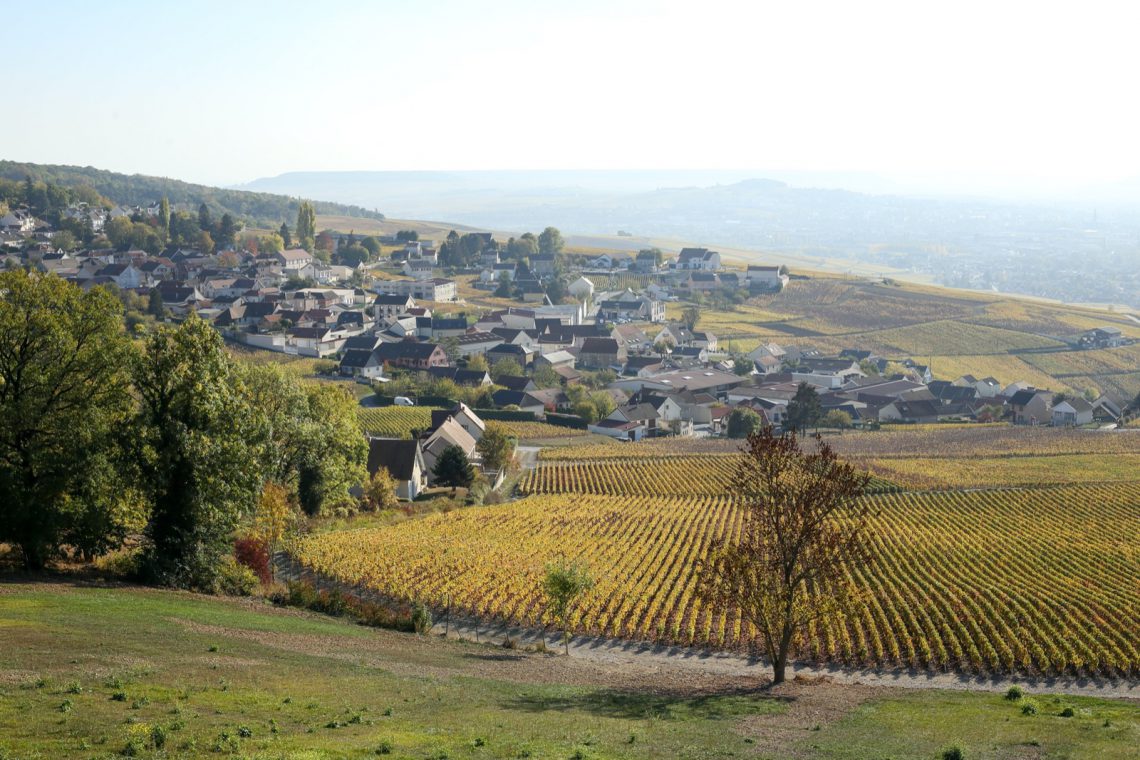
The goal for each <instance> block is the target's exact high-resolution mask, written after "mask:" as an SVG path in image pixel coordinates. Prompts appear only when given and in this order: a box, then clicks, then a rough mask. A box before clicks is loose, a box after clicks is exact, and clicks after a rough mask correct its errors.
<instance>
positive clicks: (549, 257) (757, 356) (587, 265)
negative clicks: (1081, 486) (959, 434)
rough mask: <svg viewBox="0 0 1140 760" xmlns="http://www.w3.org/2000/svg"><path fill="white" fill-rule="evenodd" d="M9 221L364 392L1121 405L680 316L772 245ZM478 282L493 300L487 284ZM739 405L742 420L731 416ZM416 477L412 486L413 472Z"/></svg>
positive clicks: (625, 436) (1093, 340)
mask: <svg viewBox="0 0 1140 760" xmlns="http://www.w3.org/2000/svg"><path fill="white" fill-rule="evenodd" d="M159 209H160V205H159V204H158V203H155V204H151V205H150V206H148V207H136V208H122V207H118V208H115V209H111V210H109V211H108V210H106V209H103V208H98V207H88V206H86V205H85V204H79V205H75V206H73V207H69V208H68V210H67V211H66V212H65V214H64V216H66V217H67V218H81V219H82V221H83V223H84V224H86V225H90V227H91V229H92V230H93V231H94V232H95V233H99V232H100V231H101V230H103V228H104V227H105V226H106V225H107V224H108V223H110V221H111V220H113V219H115V218H116V217H119V216H126V217H133V218H134V219H136V220H137V219H144V220H145V219H153V218H154V217H156V216H157V215H158V214H159ZM284 231H285V232H286V233H287V232H288V230H287V229H286V230H284ZM548 232H549V230H548ZM554 233H557V231H554ZM544 234H546V233H544ZM0 235H3V236H4V238H3V242H4V243H5V246H6V250H8V251H9V253H7V255H6V259H7V260H8V261H9V262H11V263H10V264H9V266H11V265H16V264H18V265H25V266H29V267H33V268H35V269H38V270H40V271H44V272H53V273H55V274H57V275H59V276H61V277H64V278H67V279H69V280H72V281H74V282H76V283H78V284H79V285H80V286H82V287H83V288H90V287H95V286H98V285H113V286H114V287H116V288H118V289H119V290H120V291H124V292H128V291H133V292H135V293H137V294H138V295H139V296H140V297H149V299H150V304H151V310H152V311H154V312H155V315H156V316H161V317H162V318H166V319H173V320H181V319H184V318H185V317H186V316H187V315H189V314H190V313H196V314H197V315H198V316H200V317H201V318H203V319H206V320H208V321H209V322H210V323H211V324H213V325H214V327H215V328H216V329H217V330H219V331H220V332H221V333H222V334H223V335H224V336H225V337H226V338H227V339H228V340H229V341H231V342H233V343H235V344H242V345H244V346H248V347H250V348H253V349H261V350H266V351H276V352H281V353H284V354H289V355H296V356H303V357H313V358H316V359H321V360H326V361H327V364H325V365H324V366H325V371H324V373H323V374H324V375H325V376H326V377H327V378H330V379H332V378H335V379H340V380H343V381H346V382H356V383H360V384H363V385H367V386H370V387H371V388H372V389H373V390H374V392H375V395H374V396H368V395H367V394H365V399H364V401H363V403H364V404H370V403H376V404H382V405H383V404H393V403H400V404H417V403H423V404H428V403H429V402H430V405H432V406H436V407H445V408H451V407H452V406H453V405H454V403H455V402H456V401H457V399H454V398H440V397H438V396H437V395H436V396H433V390H435V389H438V388H439V387H440V386H439V383H440V381H450V382H451V383H454V385H453V386H445V387H447V388H455V387H458V388H463V389H465V391H464V392H465V393H466V394H468V396H467V398H468V400H472V401H475V400H477V403H478V405H479V407H480V408H481V409H483V408H485V411H483V414H484V415H486V414H491V413H494V412H496V411H498V412H500V413H502V412H504V411H505V412H506V413H508V414H511V415H514V418H515V419H526V420H536V421H546V422H548V423H551V424H555V425H562V426H568V427H573V428H578V429H584V430H587V431H588V432H590V433H594V434H598V435H602V436H606V437H609V438H613V439H617V440H620V441H637V440H641V439H644V438H651V437H660V436H722V435H728V434H732V435H740V434H741V433H740V429H743V430H744V433H746V432H747V430H748V429H752V428H754V427H756V426H759V425H771V426H773V427H775V428H777V429H782V428H788V427H792V428H796V429H805V428H808V427H811V428H819V427H830V428H877V427H879V426H881V425H888V424H908V423H934V422H940V421H960V422H961V421H978V422H996V421H1001V420H1006V421H1009V422H1012V423H1014V424H1019V425H1054V426H1096V425H1111V424H1113V423H1116V422H1118V421H1119V420H1120V418H1121V416H1122V408H1121V405H1120V404H1119V403H1117V402H1114V401H1113V400H1112V399H1110V398H1109V397H1107V396H1105V395H1092V394H1089V396H1090V397H1082V396H1079V395H1075V394H1061V393H1056V392H1054V391H1052V390H1049V389H1046V388H1035V387H1033V386H1032V385H1031V384H1029V383H1028V382H1024V381H1017V382H1012V383H1008V384H1005V385H1003V384H1002V383H1000V382H999V381H997V380H996V379H994V378H993V377H989V376H985V377H976V376H974V375H971V374H965V375H962V376H960V377H958V378H956V379H954V380H945V379H943V380H936V379H934V377H933V375H932V372H931V368H930V367H929V366H927V365H925V364H923V363H920V362H919V361H916V360H915V359H913V358H905V359H901V360H899V359H898V358H897V357H896V358H894V359H887V358H884V357H881V356H877V355H875V354H874V353H873V352H871V351H868V350H864V349H862V348H861V347H859V346H852V347H850V348H848V349H845V350H843V351H841V352H839V353H838V354H837V355H823V354H821V352H820V351H818V350H816V349H814V348H813V347H812V346H811V345H810V342H807V341H805V342H803V343H796V344H790V343H789V344H779V343H776V342H771V341H767V342H761V343H760V345H758V346H756V347H755V348H753V349H752V350H750V351H748V352H742V351H741V352H737V351H733V350H732V348H731V346H725V345H722V344H721V342H720V341H718V337H717V336H716V335H715V334H713V333H712V332H710V331H708V330H703V329H701V328H700V313H701V309H700V307H698V306H696V305H692V306H687V307H686V308H685V309H684V310H683V311H682V312H681V313H682V315H683V318H682V319H680V320H676V319H675V320H673V321H670V320H668V319H667V318H666V307H667V305H669V304H673V303H680V304H684V303H696V302H705V303H709V300H708V299H709V298H710V297H712V298H716V297H720V298H725V297H729V298H731V297H735V298H737V299H740V298H747V297H748V296H749V295H751V294H757V293H775V292H779V291H780V290H781V289H783V288H784V287H785V286H786V285H787V283H788V282H789V273H788V271H787V269H786V267H781V266H776V265H749V266H747V268H745V269H743V270H740V269H731V268H729V267H727V266H725V265H724V264H723V263H722V261H721V257H720V254H719V253H717V252H716V251H711V250H708V249H706V248H685V249H683V250H681V251H680V254H679V255H678V256H677V258H675V259H670V258H669V257H666V256H664V255H663V254H662V253H661V252H660V251H656V250H653V251H649V250H646V251H641V252H640V253H636V254H624V253H604V254H600V255H596V256H576V257H570V256H567V255H566V254H564V253H562V252H561V251H560V250H558V249H559V248H560V247H561V245H560V243H559V244H558V245H556V246H550V245H547V246H546V248H547V251H546V252H538V249H537V247H536V246H534V245H533V244H531V245H530V247H529V249H526V250H528V251H534V252H529V253H528V255H525V256H521V257H518V258H511V257H509V255H508V254H509V252H510V251H511V250H512V249H513V248H514V244H515V241H514V239H513V238H512V240H511V241H510V242H509V243H508V244H507V245H506V246H503V245H501V244H500V243H499V242H498V241H496V240H494V239H493V237H492V235H491V233H469V234H468V235H465V236H463V239H462V241H460V242H461V243H462V246H463V247H464V248H465V249H467V251H468V254H467V260H466V266H463V267H461V268H459V267H455V266H446V265H445V262H444V261H443V260H442V257H441V251H440V248H441V247H442V246H441V245H439V244H437V243H435V242H433V241H431V240H420V239H418V236H417V235H409V234H402V233H401V234H400V235H397V236H392V237H381V238H379V239H378V240H375V239H374V241H373V242H374V243H375V242H378V243H379V244H380V245H381V246H384V247H385V249H386V251H387V256H386V257H383V258H382V259H381V261H380V263H379V264H377V263H375V262H370V261H359V260H358V261H356V262H355V263H347V262H345V261H344V259H347V258H349V257H347V256H338V255H337V253H338V252H340V251H342V250H344V249H345V247H346V246H352V247H355V248H360V243H359V241H358V240H357V238H356V236H354V235H352V234H351V233H350V234H349V235H344V234H343V233H335V232H332V231H326V232H323V233H321V237H322V238H323V239H322V240H321V241H319V243H318V244H319V245H321V246H323V247H325V248H329V249H332V251H333V255H332V256H328V255H326V256H323V257H321V256H318V255H314V253H311V252H310V251H308V250H306V249H304V248H298V247H293V248H282V249H281V250H273V251H260V250H258V246H256V245H252V246H248V245H247V246H239V245H232V246H230V247H229V248H227V249H226V250H219V251H215V252H206V251H202V250H199V249H196V248H191V247H172V248H168V249H167V250H163V251H161V252H159V253H158V254H151V253H147V252H146V251H144V250H141V249H138V248H136V247H134V246H124V245H121V246H119V247H118V248H103V249H90V250H81V251H75V252H69V251H65V250H62V249H59V248H55V247H53V245H52V237H53V235H52V234H51V230H50V225H47V224H46V223H44V222H43V221H41V220H38V219H36V218H35V217H34V216H32V215H31V214H29V213H27V212H26V211H21V210H19V209H17V210H13V211H10V212H9V213H8V214H7V215H5V216H4V217H3V218H0ZM532 237H533V236H532ZM448 242H449V243H450V244H451V245H452V246H453V248H458V247H459V244H458V243H457V242H456V240H453V239H449V241H448ZM445 245H446V244H445ZM373 247H375V245H373ZM551 248H553V250H551ZM338 260H340V261H341V262H342V263H333V261H338ZM449 263H451V264H454V259H452V261H451V262H449ZM626 273H628V274H632V275H635V277H634V281H635V282H636V283H637V284H638V285H641V284H643V283H644V287H637V288H636V289H635V288H633V287H624V288H621V289H614V290H599V289H598V288H596V287H595V285H594V281H593V280H591V277H594V278H595V279H598V280H599V281H605V282H613V281H615V279H617V280H619V281H620V276H621V275H622V274H626ZM444 274H447V275H449V276H446V277H445V276H444ZM567 283H568V284H567ZM461 292H463V293H466V294H468V296H467V297H466V298H464V297H463V296H461V295H460V294H461ZM555 292H556V299H555V300H553V301H552V299H551V297H550V294H551V293H555ZM480 293H485V294H487V295H489V296H494V297H496V304H492V305H491V306H490V307H487V306H480V305H479V304H477V303H475V301H477V300H479V299H478V296H479V294H480ZM156 299H157V301H159V302H160V304H161V306H160V307H159V306H158V305H157V304H156ZM504 301H505V302H508V303H511V302H513V303H514V304H516V305H509V306H504V305H502V303H503V302H504ZM712 303H715V301H713V302H712ZM1128 342H1129V340H1128V339H1127V338H1125V337H1124V336H1122V334H1121V331H1120V329H1119V328H1117V327H1114V326H1110V325H1106V326H1104V327H1101V328H1097V329H1094V330H1090V331H1088V332H1087V333H1085V334H1084V335H1083V336H1082V337H1081V338H1080V342H1079V345H1078V347H1085V348H1105V347H1113V346H1120V345H1124V344H1126V343H1128ZM333 362H335V364H333ZM394 381H395V382H394ZM390 388H399V389H400V392H399V393H394V392H392V391H390V390H389V389H390ZM357 395H360V394H359V393H358V394H357ZM451 395H458V394H455V393H452V394H451ZM454 412H455V414H454V415H453V416H454V419H449V416H448V415H442V416H441V415H433V425H432V427H431V429H429V430H424V431H420V433H421V436H422V439H421V440H420V441H419V443H418V445H417V446H409V445H408V444H407V443H406V442H397V441H389V442H381V441H380V440H379V439H377V440H374V442H373V444H372V445H373V453H372V457H371V458H372V460H373V461H372V462H371V464H372V466H371V467H370V468H369V469H370V470H374V469H375V467H376V466H377V463H378V462H379V461H381V460H383V461H385V462H387V463H388V464H389V465H390V466H389V469H390V470H391V471H392V472H393V473H396V472H399V473H403V474H408V473H410V472H411V471H412V470H413V469H416V470H417V471H419V472H423V473H426V472H428V471H430V470H431V465H432V462H431V461H426V462H425V461H420V463H419V464H418V465H417V464H416V462H417V461H418V460H417V458H420V459H426V460H431V459H433V457H434V454H435V453H436V451H437V449H438V448H439V446H438V445H437V444H438V443H439V442H440V441H443V442H445V443H446V445H448V446H451V445H457V446H459V447H460V448H462V449H463V450H464V451H465V453H466V454H468V455H469V456H471V457H473V458H474V457H476V456H477V453H476V451H475V443H476V441H477V440H478V437H479V434H480V432H481V430H482V426H483V422H482V420H481V419H480V417H479V415H478V413H476V412H475V411H472V409H471V408H470V407H469V406H467V405H466V404H463V403H460V404H459V405H458V406H455V407H454ZM734 413H735V416H736V419H737V421H738V423H739V424H742V425H743V426H744V427H743V428H739V429H738V430H737V431H735V432H734V431H733V430H732V429H731V428H732V424H730V420H731V419H732V418H733V415H734ZM413 449H414V451H413ZM396 460H399V462H398V463H397V461H396ZM398 479H401V478H398ZM402 480H403V482H404V483H405V485H404V486H403V490H404V492H405V494H407V492H408V489H409V488H411V486H409V485H407V483H408V482H410V481H411V480H414V479H413V478H410V477H408V478H402ZM411 495H414V494H411Z"/></svg>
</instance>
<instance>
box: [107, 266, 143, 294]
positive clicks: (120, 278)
mask: <svg viewBox="0 0 1140 760" xmlns="http://www.w3.org/2000/svg"><path fill="white" fill-rule="evenodd" d="M95 276H96V277H107V278H110V280H111V282H113V283H115V284H116V285H118V286H119V287H120V288H122V289H123V290H134V289H135V288H138V287H142V286H143V285H144V284H147V282H146V281H147V280H149V278H147V276H146V275H144V274H143V273H142V272H140V271H139V270H138V269H135V267H134V265H133V264H109V265H107V266H105V267H103V268H102V269H100V270H99V271H97V272H96V273H95Z"/></svg>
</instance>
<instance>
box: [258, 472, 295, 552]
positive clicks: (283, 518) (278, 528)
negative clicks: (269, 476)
mask: <svg viewBox="0 0 1140 760" xmlns="http://www.w3.org/2000/svg"><path fill="white" fill-rule="evenodd" d="M296 521H297V512H296V509H295V508H294V507H293V505H292V504H291V503H290V500H289V492H288V490H287V489H286V488H285V487H284V486H282V485H281V484H279V483H274V482H273V481H271V480H270V481H267V482H266V483H265V486H264V487H263V488H262V489H261V496H260V497H259V498H258V500H257V508H256V509H255V510H254V512H253V517H252V519H251V520H250V524H249V536H250V538H253V539H255V540H257V541H260V542H261V543H263V544H264V545H265V547H266V549H268V550H269V553H270V555H272V554H273V551H274V550H275V549H276V548H277V546H278V545H280V543H281V542H282V541H283V540H284V539H285V536H286V534H287V533H288V532H289V531H290V530H291V529H292V528H293V525H294V524H295V523H296Z"/></svg>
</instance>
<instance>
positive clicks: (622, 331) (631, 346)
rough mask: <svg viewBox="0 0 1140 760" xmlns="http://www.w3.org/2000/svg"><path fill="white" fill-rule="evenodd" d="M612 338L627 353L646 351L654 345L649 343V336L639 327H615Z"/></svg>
mask: <svg viewBox="0 0 1140 760" xmlns="http://www.w3.org/2000/svg"><path fill="white" fill-rule="evenodd" d="M599 337H605V336H604V335H603V336H599ZM610 337H611V338H613V339H614V340H616V341H617V342H618V345H619V346H621V347H622V348H624V349H625V350H626V351H645V350H649V349H650V348H652V347H653V344H652V343H650V342H649V336H648V335H646V334H645V331H644V330H642V329H641V328H640V327H638V326H637V325H614V329H613V330H612V331H610Z"/></svg>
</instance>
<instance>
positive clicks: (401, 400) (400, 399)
mask: <svg viewBox="0 0 1140 760" xmlns="http://www.w3.org/2000/svg"><path fill="white" fill-rule="evenodd" d="M392 403H393V404H395V405H396V406H415V405H416V402H415V401H412V400H411V399H410V398H408V397H407V396H396V398H394V399H392Z"/></svg>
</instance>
